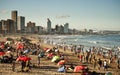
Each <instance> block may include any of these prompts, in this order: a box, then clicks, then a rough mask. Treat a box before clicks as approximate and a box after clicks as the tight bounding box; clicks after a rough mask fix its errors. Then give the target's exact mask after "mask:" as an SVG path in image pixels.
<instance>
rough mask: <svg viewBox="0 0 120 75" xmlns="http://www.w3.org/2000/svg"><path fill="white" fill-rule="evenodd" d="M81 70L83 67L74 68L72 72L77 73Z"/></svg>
mask: <svg viewBox="0 0 120 75" xmlns="http://www.w3.org/2000/svg"><path fill="white" fill-rule="evenodd" d="M83 69H85V67H84V66H76V67H75V69H74V72H79V71H80V70H83Z"/></svg>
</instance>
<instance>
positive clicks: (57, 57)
mask: <svg viewBox="0 0 120 75" xmlns="http://www.w3.org/2000/svg"><path fill="white" fill-rule="evenodd" d="M59 59H60V57H59V56H54V57H53V58H52V60H51V62H55V61H56V60H59Z"/></svg>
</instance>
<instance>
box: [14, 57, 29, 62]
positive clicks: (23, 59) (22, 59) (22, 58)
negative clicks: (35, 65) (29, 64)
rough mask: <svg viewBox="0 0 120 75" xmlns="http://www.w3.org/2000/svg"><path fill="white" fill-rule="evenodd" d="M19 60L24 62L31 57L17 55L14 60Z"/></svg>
mask: <svg viewBox="0 0 120 75" xmlns="http://www.w3.org/2000/svg"><path fill="white" fill-rule="evenodd" d="M20 60H21V61H25V62H26V61H28V60H31V58H30V57H27V56H19V57H18V58H17V60H16V61H20Z"/></svg>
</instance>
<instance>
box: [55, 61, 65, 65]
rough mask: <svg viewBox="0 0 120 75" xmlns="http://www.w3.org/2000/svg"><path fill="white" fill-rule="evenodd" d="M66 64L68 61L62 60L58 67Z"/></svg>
mask: <svg viewBox="0 0 120 75" xmlns="http://www.w3.org/2000/svg"><path fill="white" fill-rule="evenodd" d="M65 63H66V60H60V61H59V62H58V64H57V65H64V64H65Z"/></svg>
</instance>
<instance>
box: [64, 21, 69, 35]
mask: <svg viewBox="0 0 120 75" xmlns="http://www.w3.org/2000/svg"><path fill="white" fill-rule="evenodd" d="M68 32H69V23H66V24H64V33H65V34H67V33H68Z"/></svg>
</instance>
